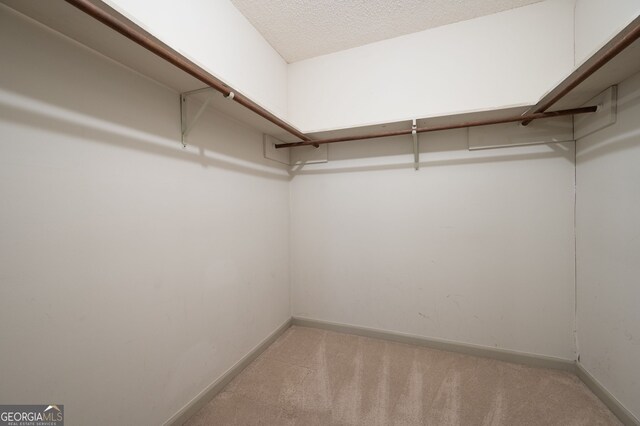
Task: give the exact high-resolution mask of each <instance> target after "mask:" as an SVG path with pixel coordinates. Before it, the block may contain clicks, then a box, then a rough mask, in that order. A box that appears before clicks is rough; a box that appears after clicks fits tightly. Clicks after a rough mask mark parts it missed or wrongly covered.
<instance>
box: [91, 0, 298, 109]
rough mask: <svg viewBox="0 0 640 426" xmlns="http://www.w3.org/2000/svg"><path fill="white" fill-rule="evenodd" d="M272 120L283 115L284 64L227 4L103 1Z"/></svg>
mask: <svg viewBox="0 0 640 426" xmlns="http://www.w3.org/2000/svg"><path fill="white" fill-rule="evenodd" d="M103 1H104V2H105V3H107V4H108V5H110V6H112V7H113V8H115V9H116V10H118V11H119V12H120V13H122V14H123V15H125V16H126V17H128V18H129V19H131V20H133V21H134V22H136V23H137V24H138V25H140V26H141V27H143V28H145V29H146V30H147V31H149V32H150V33H151V34H153V35H154V36H155V37H157V38H158V39H160V40H162V41H163V42H165V43H166V44H168V45H169V46H171V47H172V48H174V49H176V50H178V51H179V52H180V53H182V54H183V55H184V56H186V57H187V58H189V59H191V60H192V61H193V62H195V63H197V64H199V65H201V66H202V67H203V68H204V69H206V70H207V71H209V72H210V73H211V74H213V75H215V76H216V77H218V78H220V79H221V80H223V81H224V82H226V83H227V84H229V85H231V86H232V87H234V88H235V89H237V90H239V91H240V92H242V93H243V94H245V95H246V96H248V97H249V98H251V99H252V100H253V101H255V102H256V103H258V104H260V105H261V106H263V107H264V108H266V109H267V110H269V111H271V112H272V113H274V114H275V115H277V116H279V117H281V118H286V114H287V63H286V62H285V60H284V59H282V57H281V56H280V55H279V54H278V53H277V52H276V51H275V50H274V49H273V48H272V47H271V45H269V43H268V42H267V41H266V40H265V39H264V37H262V35H261V34H260V33H259V32H258V31H257V30H256V29H255V28H254V27H253V26H252V25H251V24H250V23H249V21H247V19H246V18H245V17H244V16H243V15H242V14H241V13H240V12H239V11H238V10H237V9H236V8H235V7H234V6H233V4H232V3H231V2H230V1H229V0H215V1H211V0H182V1H174V0H159V1H154V2H153V7H149V1H148V0H103Z"/></svg>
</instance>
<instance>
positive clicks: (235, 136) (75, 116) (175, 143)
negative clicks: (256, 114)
mask: <svg viewBox="0 0 640 426" xmlns="http://www.w3.org/2000/svg"><path fill="white" fill-rule="evenodd" d="M177 103H178V99H177V96H176V104H177ZM208 115H209V117H208V118H209V122H208V123H204V121H205V120H203V124H202V129H201V130H202V131H201V132H199V133H200V137H195V136H192V137H191V140H193V141H197V143H198V145H190V146H189V147H188V148H187V149H183V148H182V145H181V143H180V133H179V131H176V133H177V136H176V137H174V138H170V137H164V136H161V135H157V134H152V133H147V132H146V131H144V130H139V129H136V128H132V127H128V126H125V125H122V124H118V123H114V122H110V121H106V120H103V119H101V118H96V117H93V116H90V115H87V114H83V113H79V112H76V111H71V110H68V109H65V108H62V107H59V106H57V105H50V104H47V103H45V102H42V101H39V100H34V99H30V98H27V97H25V96H22V95H18V94H16V93H12V92H8V91H5V90H2V89H0V116H1V117H2V119H3V120H6V121H8V122H11V123H13V124H16V123H19V124H21V125H24V126H27V127H32V128H40V129H43V130H45V131H48V132H55V133H59V134H65V135H68V136H70V137H73V138H76V139H82V140H83V141H87V142H98V143H105V144H110V145H114V146H117V147H119V148H125V149H135V150H138V151H143V152H146V153H149V154H155V155H162V156H167V157H171V158H174V159H177V160H181V161H190V162H194V163H198V164H200V165H202V166H203V167H216V168H221V169H225V170H229V171H233V172H237V173H245V174H252V175H255V176H259V177H264V178H269V179H277V180H285V181H286V180H290V176H289V175H288V174H287V173H286V171H285V170H282V169H277V168H274V167H270V165H269V164H268V163H265V164H260V163H258V162H256V161H255V160H258V158H251V155H247V154H250V151H252V150H256V149H258V147H261V135H260V134H257V133H256V132H253V131H247V130H245V129H242V128H241V126H240V125H237V124H235V123H233V124H230V123H229V121H225V120H224V118H222V117H219V116H218V115H217V114H214V113H210V114H208ZM176 120H178V116H177V115H176ZM211 127H213V129H212V128H211ZM234 127H238V129H234ZM205 132H210V133H209V134H208V136H209V137H204V136H203V134H204V135H206V134H207V133H205ZM216 132H217V133H216ZM193 133H196V132H195V131H194V132H193ZM251 137H253V138H255V139H256V140H255V141H252V143H247V139H250V138H251ZM229 141H232V142H233V143H230V142H229ZM256 142H259V143H260V145H257V144H256ZM214 144H215V145H214ZM209 145H214V146H215V147H216V149H215V150H213V149H211V147H210V146H209ZM229 145H232V147H231V148H230V147H229ZM234 146H235V149H234ZM234 151H235V152H234ZM243 151H244V152H243ZM247 151H249V152H247ZM259 154H262V152H261V150H259ZM254 157H255V156H254Z"/></svg>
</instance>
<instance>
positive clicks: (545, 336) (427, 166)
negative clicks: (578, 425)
mask: <svg viewBox="0 0 640 426" xmlns="http://www.w3.org/2000/svg"><path fill="white" fill-rule="evenodd" d="M421 146H422V154H421V169H420V170H419V171H414V170H413V154H412V142H411V138H410V137H399V138H391V139H379V140H372V141H362V142H350V143H348V144H335V145H331V146H330V149H329V160H330V161H329V163H327V164H319V165H307V166H305V167H303V168H302V169H301V170H300V171H299V172H298V174H296V176H295V177H294V179H293V180H292V182H291V209H292V224H291V239H292V240H291V241H292V242H291V258H292V269H291V274H292V275H291V279H292V288H293V302H292V303H293V313H294V315H295V316H299V317H305V318H312V319H317V320H323V321H330V322H336V323H343V324H349V325H356V326H363V327H370V328H374V329H382V330H389V331H394V332H401V333H409V334H413V335H418V336H424V337H429V338H439V339H445V340H451V341H457V342H463V343H472V344H477V345H483V346H488V347H497V348H501V349H509V350H515V351H521V352H527V353H534V354H540V355H548V356H554V357H559V358H563V359H569V360H572V359H574V336H573V326H574V302H575V301H574V228H573V224H574V144H573V142H566V143H562V144H558V145H539V146H528V147H512V148H504V149H499V150H482V151H472V152H470V151H468V150H467V130H466V129H463V130H453V131H448V132H438V133H429V134H428V136H421Z"/></svg>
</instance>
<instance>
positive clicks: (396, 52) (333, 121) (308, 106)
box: [288, 0, 574, 132]
mask: <svg viewBox="0 0 640 426" xmlns="http://www.w3.org/2000/svg"><path fill="white" fill-rule="evenodd" d="M573 6H574V1H573V0H550V1H545V2H541V3H536V4H533V5H529V6H525V7H521V8H518V9H513V10H509V11H506V12H501V13H497V14H494V15H490V16H485V17H481V18H476V19H472V20H469V21H464V22H459V23H456V24H451V25H446V26H442V27H438V28H433V29H429V30H426V31H422V32H418V33H414V34H409V35H406V36H402V37H398V38H394V39H390V40H385V41H381V42H377V43H372V44H369V45H366V46H362V47H357V48H354V49H349V50H345V51H341V52H337V53H333V54H329V55H325V56H320V57H317V58H312V59H308V60H305V61H301V62H297V63H294V64H290V65H289V95H288V96H289V98H288V99H289V101H288V108H289V110H288V111H289V113H288V118H289V119H290V120H291V121H292V122H294V123H296V125H297V126H299V127H300V128H301V129H302V130H303V131H305V132H311V131H316V130H327V129H332V128H341V127H351V126H358V125H366V124H375V123H383V122H390V121H398V120H405V119H412V118H421V117H428V116H432V115H445V114H450V113H458V112H464V111H471V110H483V109H492V108H501V107H507V106H512V105H520V104H533V103H535V102H537V101H538V99H539V98H540V97H541V96H542V95H543V94H544V93H545V92H546V91H547V90H549V89H550V88H551V87H553V86H554V85H555V84H556V83H557V82H558V81H560V80H561V79H562V78H564V76H565V75H566V74H568V73H569V72H571V71H572V69H573Z"/></svg>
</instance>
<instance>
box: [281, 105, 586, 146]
mask: <svg viewBox="0 0 640 426" xmlns="http://www.w3.org/2000/svg"><path fill="white" fill-rule="evenodd" d="M597 109H598V107H597V106H595V105H594V106H587V107H581V108H572V109H565V110H561V111H551V112H539V113H536V114H528V115H526V116H523V115H513V116H511V117H505V118H495V119H489V120H479V121H467V122H462V123H458V124H447V125H443V126H431V127H418V128H417V129H416V132H417V133H426V132H437V131H440V130H451V129H462V128H465V127H478V126H488V125H490V124H501V123H513V122H516V121H522V119H523V118H525V119H527V120H539V119H541V118H549V117H560V116H563V115H573V114H585V113H589V112H596V110H597ZM411 133H412V129H405V130H395V131H391V132H381V133H369V134H365V135H357V136H344V137H338V138H330V139H316V140H314V141H313V142H292V143H281V144H277V145H276V148H295V147H297V146H307V145H324V144H327V143H335V142H348V141H358V140H362V139H375V138H385V137H389V136H400V135H410V134H411Z"/></svg>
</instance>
